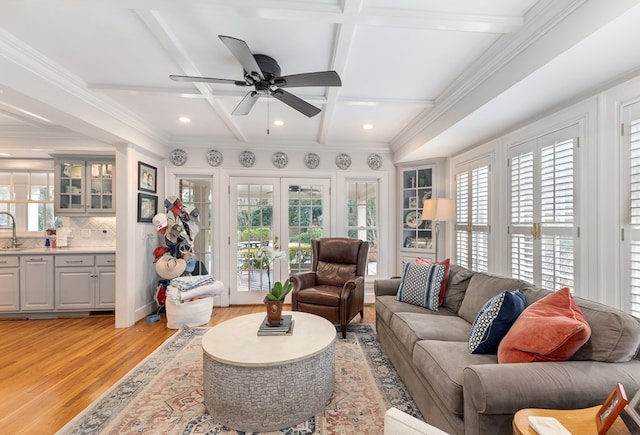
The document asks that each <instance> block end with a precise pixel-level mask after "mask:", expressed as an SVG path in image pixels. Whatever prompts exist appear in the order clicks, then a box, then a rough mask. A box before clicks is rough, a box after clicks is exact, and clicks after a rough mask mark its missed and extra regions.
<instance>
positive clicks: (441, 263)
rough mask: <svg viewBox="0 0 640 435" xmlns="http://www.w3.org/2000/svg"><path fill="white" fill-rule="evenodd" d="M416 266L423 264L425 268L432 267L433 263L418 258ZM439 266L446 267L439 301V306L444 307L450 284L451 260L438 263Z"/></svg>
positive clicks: (447, 259)
mask: <svg viewBox="0 0 640 435" xmlns="http://www.w3.org/2000/svg"><path fill="white" fill-rule="evenodd" d="M416 264H422V265H423V266H431V265H432V264H433V263H432V262H430V261H429V260H425V259H424V258H420V257H418V258H416ZM436 264H437V265H438V266H445V268H444V279H443V280H442V286H441V287H440V299H439V300H438V305H442V303H443V302H444V294H445V292H446V291H447V284H449V267H450V266H451V261H450V259H449V258H446V259H444V260H442V261H439V262H437V263H436Z"/></svg>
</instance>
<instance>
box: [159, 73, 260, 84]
mask: <svg viewBox="0 0 640 435" xmlns="http://www.w3.org/2000/svg"><path fill="white" fill-rule="evenodd" d="M169 78H170V79H171V80H173V81H174V82H190V83H196V82H203V83H225V84H232V85H236V86H248V85H247V83H246V82H244V81H240V80H231V79H216V78H213V77H193V76H176V75H170V76H169Z"/></svg>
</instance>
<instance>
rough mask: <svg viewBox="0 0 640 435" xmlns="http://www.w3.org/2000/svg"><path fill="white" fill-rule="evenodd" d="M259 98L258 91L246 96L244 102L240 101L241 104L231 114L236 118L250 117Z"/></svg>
mask: <svg viewBox="0 0 640 435" xmlns="http://www.w3.org/2000/svg"><path fill="white" fill-rule="evenodd" d="M258 98H260V94H258V93H257V92H256V91H251V92H249V93H248V94H247V95H245V96H244V98H243V99H242V101H240V104H238V105H237V106H236V108H235V109H234V110H233V112H232V113H231V114H232V115H234V116H242V115H248V114H249V112H250V111H251V109H252V108H253V105H254V104H256V101H258Z"/></svg>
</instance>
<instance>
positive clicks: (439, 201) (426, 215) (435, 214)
mask: <svg viewBox="0 0 640 435" xmlns="http://www.w3.org/2000/svg"><path fill="white" fill-rule="evenodd" d="M455 218H456V203H455V201H454V200H453V199H446V198H431V199H427V200H425V201H424V204H423V207H422V219H423V220H427V221H437V222H444V221H452V220H454V219H455Z"/></svg>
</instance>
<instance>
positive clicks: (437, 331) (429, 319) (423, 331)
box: [389, 309, 471, 354]
mask: <svg viewBox="0 0 640 435" xmlns="http://www.w3.org/2000/svg"><path fill="white" fill-rule="evenodd" d="M389 327H390V328H391V330H392V331H393V332H394V334H395V336H396V339H397V340H398V343H399V345H401V346H402V347H404V348H405V349H406V351H407V352H408V353H409V354H410V353H411V352H413V346H414V345H415V344H416V342H417V341H420V340H443V341H461V342H463V343H464V344H465V346H466V345H467V342H468V340H469V330H470V328H471V325H470V324H469V323H467V322H465V321H464V320H463V319H461V318H460V317H458V316H456V315H455V313H453V312H451V311H449V310H447V309H442V310H440V311H438V312H433V311H430V312H429V314H423V313H410V312H399V313H395V314H394V315H393V316H391V323H390V324H389Z"/></svg>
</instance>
